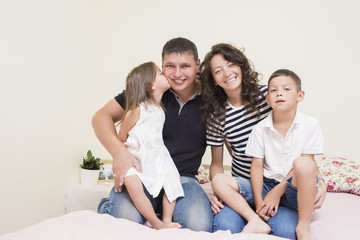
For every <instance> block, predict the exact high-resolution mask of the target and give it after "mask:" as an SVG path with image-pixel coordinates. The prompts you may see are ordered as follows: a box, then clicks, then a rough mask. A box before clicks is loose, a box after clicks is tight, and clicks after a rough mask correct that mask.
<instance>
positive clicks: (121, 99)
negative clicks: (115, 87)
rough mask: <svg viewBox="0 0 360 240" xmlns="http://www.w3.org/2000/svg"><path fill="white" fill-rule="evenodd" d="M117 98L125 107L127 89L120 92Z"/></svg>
mask: <svg viewBox="0 0 360 240" xmlns="http://www.w3.org/2000/svg"><path fill="white" fill-rule="evenodd" d="M115 100H116V101H117V102H118V103H119V104H120V106H121V107H122V108H123V109H125V105H126V103H125V91H123V92H122V93H119V94H118V95H117V96H116V97H115Z"/></svg>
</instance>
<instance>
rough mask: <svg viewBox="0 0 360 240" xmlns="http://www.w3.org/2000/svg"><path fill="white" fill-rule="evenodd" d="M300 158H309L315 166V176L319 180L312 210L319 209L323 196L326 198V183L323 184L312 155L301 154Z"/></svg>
mask: <svg viewBox="0 0 360 240" xmlns="http://www.w3.org/2000/svg"><path fill="white" fill-rule="evenodd" d="M302 156H305V157H309V158H311V159H312V160H313V161H314V163H315V165H316V176H317V177H318V178H319V181H318V192H317V193H316V197H315V203H314V210H316V209H319V208H321V207H322V205H323V203H324V200H325V196H326V183H325V180H324V178H323V177H322V175H321V172H320V170H319V167H318V165H317V163H316V161H315V157H314V154H302Z"/></svg>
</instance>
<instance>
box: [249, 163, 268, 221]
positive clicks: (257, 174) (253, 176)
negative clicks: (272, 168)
mask: <svg viewBox="0 0 360 240" xmlns="http://www.w3.org/2000/svg"><path fill="white" fill-rule="evenodd" d="M263 169H264V159H263V158H256V157H253V159H252V163H251V168H250V180H251V188H252V191H253V195H254V203H255V209H256V212H257V213H258V211H260V210H261V207H260V206H261V204H262V202H263V198H262V191H263V185H264V181H263V175H264V174H263V171H264V170H263ZM260 217H261V218H262V219H263V220H265V221H267V220H268V219H269V218H268V217H266V216H264V217H262V216H261V215H260Z"/></svg>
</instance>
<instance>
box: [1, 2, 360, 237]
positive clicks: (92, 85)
mask: <svg viewBox="0 0 360 240" xmlns="http://www.w3.org/2000/svg"><path fill="white" fill-rule="evenodd" d="M359 7H360V3H359V2H358V1H355V0H353V1H351V0H344V1H341V2H339V1H335V0H332V1H326V0H320V1H310V0H305V1H289V0H273V1H268V0H253V1H244V0H240V1H239V0H222V1H213V0H206V1H205V0H204V1H193V0H183V1H167V0H156V1H140V0H131V1H130V0H129V1H116V0H107V1H101V0H73V1H70V0H66V1H60V0H59V1H46V0H38V1H26V0H23V1H21V0H13V1H11V0H0V83H1V88H0V89H1V90H0V91H1V94H0V111H1V118H0V119H1V120H0V123H1V124H0V130H1V132H0V141H1V147H0V151H1V160H0V161H1V175H0V176H1V177H0V180H1V181H0V189H1V198H0V206H1V207H0V209H1V212H0V226H1V228H0V234H1V233H5V232H9V231H14V230H17V229H19V228H22V227H25V226H28V225H30V224H33V223H35V222H38V221H41V220H43V219H45V218H47V217H52V216H58V215H61V214H62V213H64V191H65V189H66V188H67V187H69V186H70V185H72V184H75V183H77V182H78V164H79V163H80V161H81V158H82V156H83V155H85V153H86V151H87V150H88V149H92V150H93V153H94V154H96V155H98V156H99V157H102V158H105V159H106V158H109V154H108V153H106V151H105V150H104V148H103V147H102V146H101V145H100V144H99V143H98V142H97V139H96V137H95V135H94V133H93V131H92V128H91V125H90V119H91V116H92V114H93V113H94V112H95V111H96V110H97V109H98V108H99V107H101V106H102V105H103V104H104V103H105V102H106V101H108V100H109V99H110V98H112V97H113V96H114V95H115V94H117V93H118V92H119V91H121V90H122V89H123V87H124V79H125V77H126V75H127V73H128V72H129V71H130V70H131V69H132V68H133V67H135V66H136V65H138V64H140V63H142V62H144V61H149V60H153V61H155V62H156V63H157V64H159V65H160V64H161V55H160V54H161V50H162V46H163V45H164V43H165V42H166V41H167V40H169V39H170V38H173V37H178V36H184V37H187V38H189V39H191V40H192V41H194V43H196V44H197V46H198V49H199V54H200V57H201V58H203V57H204V55H205V54H206V52H208V51H209V49H210V48H211V46H212V45H213V44H215V43H219V42H227V43H232V44H234V45H236V46H238V47H245V54H246V55H247V57H249V58H250V59H251V60H252V62H253V63H254V65H255V68H256V70H257V71H259V72H260V73H262V74H263V76H264V80H263V82H264V83H265V82H266V81H267V78H268V77H269V75H270V74H271V73H272V72H273V71H275V70H276V69H278V68H289V69H292V70H294V71H295V72H296V73H298V75H299V76H300V77H301V78H302V80H303V87H304V90H305V91H306V97H305V101H304V102H303V103H301V104H300V108H301V111H303V112H305V113H308V114H310V115H313V116H315V117H316V118H317V119H318V120H319V121H320V123H321V125H322V129H323V134H324V137H325V153H327V154H331V155H341V156H344V157H347V158H350V159H352V160H356V161H358V160H359V159H360V153H359V152H358V151H357V149H356V147H357V145H356V142H357V141H356V139H357V137H358V136H359V134H360V131H359V127H358V124H357V122H358V119H357V117H359V114H358V113H357V111H358V109H359V105H360V104H359V102H358V101H357V92H358V91H357V90H358V89H359V85H360V83H359V82H360V79H359V74H358V71H357V69H358V68H359V60H358V59H359V57H358V56H359V55H360V47H359V44H358V43H359V42H360V33H359V29H360V16H359V15H358V13H357V11H358V9H359ZM204 162H207V163H209V162H210V161H209V154H207V156H206V158H205V159H204ZM226 163H227V164H230V160H229V159H227V160H226Z"/></svg>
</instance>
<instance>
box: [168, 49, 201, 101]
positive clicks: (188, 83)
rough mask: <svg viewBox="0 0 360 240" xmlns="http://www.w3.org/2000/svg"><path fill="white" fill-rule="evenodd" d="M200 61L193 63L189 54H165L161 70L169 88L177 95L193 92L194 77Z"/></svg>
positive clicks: (192, 57)
mask: <svg viewBox="0 0 360 240" xmlns="http://www.w3.org/2000/svg"><path fill="white" fill-rule="evenodd" d="M199 66H200V60H198V61H195V59H194V56H193V55H192V54H191V53H170V54H165V55H164V58H163V62H162V70H163V73H164V75H165V77H166V78H167V79H168V81H169V83H170V86H171V88H172V89H173V90H174V91H175V92H176V93H177V94H179V95H181V94H189V93H192V92H193V89H194V83H195V76H196V73H197V72H198V71H199Z"/></svg>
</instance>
